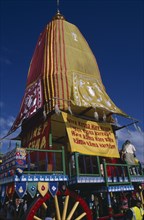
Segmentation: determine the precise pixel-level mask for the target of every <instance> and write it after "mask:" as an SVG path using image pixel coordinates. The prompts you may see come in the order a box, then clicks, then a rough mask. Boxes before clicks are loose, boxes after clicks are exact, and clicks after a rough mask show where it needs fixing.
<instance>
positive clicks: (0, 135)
mask: <svg viewBox="0 0 144 220" xmlns="http://www.w3.org/2000/svg"><path fill="white" fill-rule="evenodd" d="M14 120H15V118H14V117H13V116H8V117H7V118H4V117H0V148H1V152H2V153H5V152H7V150H8V149H9V147H10V145H11V147H10V148H11V149H13V148H14V147H15V146H16V142H17V141H12V142H11V144H10V139H11V138H13V137H16V136H17V135H18V134H19V133H20V129H17V130H16V131H15V132H14V133H13V134H11V135H9V136H8V137H6V138H4V137H5V136H6V135H7V133H8V131H9V130H10V128H11V126H12V124H13V122H14Z"/></svg>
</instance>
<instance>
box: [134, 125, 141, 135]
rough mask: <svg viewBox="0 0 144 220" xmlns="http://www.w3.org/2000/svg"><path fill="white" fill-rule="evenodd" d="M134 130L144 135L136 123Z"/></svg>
mask: <svg viewBox="0 0 144 220" xmlns="http://www.w3.org/2000/svg"><path fill="white" fill-rule="evenodd" d="M134 128H135V129H136V131H138V132H139V133H142V130H141V128H140V127H139V126H138V125H136V124H135V123H134Z"/></svg>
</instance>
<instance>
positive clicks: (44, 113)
mask: <svg viewBox="0 0 144 220" xmlns="http://www.w3.org/2000/svg"><path fill="white" fill-rule="evenodd" d="M43 117H44V121H45V120H46V118H47V115H46V111H45V108H44V110H43Z"/></svg>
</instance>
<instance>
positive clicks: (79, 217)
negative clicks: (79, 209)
mask: <svg viewBox="0 0 144 220" xmlns="http://www.w3.org/2000/svg"><path fill="white" fill-rule="evenodd" d="M85 215H86V212H83V213H82V214H81V215H79V216H78V217H77V218H76V219H75V220H80V219H82V218H83V217H84V216H85Z"/></svg>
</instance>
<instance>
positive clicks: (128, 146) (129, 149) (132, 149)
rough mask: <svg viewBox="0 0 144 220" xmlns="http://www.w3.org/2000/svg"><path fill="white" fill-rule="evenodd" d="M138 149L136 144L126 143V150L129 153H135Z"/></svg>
mask: <svg viewBox="0 0 144 220" xmlns="http://www.w3.org/2000/svg"><path fill="white" fill-rule="evenodd" d="M135 151H136V149H135V147H134V145H132V144H126V145H125V147H124V152H125V153H129V154H134V153H135Z"/></svg>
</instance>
